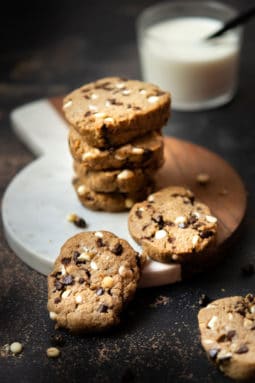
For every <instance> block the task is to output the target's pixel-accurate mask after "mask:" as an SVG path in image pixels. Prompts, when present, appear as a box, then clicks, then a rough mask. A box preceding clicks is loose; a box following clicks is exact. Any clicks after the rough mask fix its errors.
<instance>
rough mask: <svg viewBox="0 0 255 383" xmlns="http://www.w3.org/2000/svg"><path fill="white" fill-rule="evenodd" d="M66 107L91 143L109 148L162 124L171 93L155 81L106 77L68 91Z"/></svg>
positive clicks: (80, 130)
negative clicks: (163, 89) (145, 81)
mask: <svg viewBox="0 0 255 383" xmlns="http://www.w3.org/2000/svg"><path fill="white" fill-rule="evenodd" d="M63 111H64V114H65V117H66V119H67V121H68V122H69V124H71V125H72V126H73V127H74V128H75V129H76V130H77V131H78V132H79V133H80V134H81V136H82V137H84V139H85V140H86V141H87V143H88V144H89V145H90V146H94V147H98V148H110V147H113V146H119V145H123V144H125V143H128V142H129V141H131V140H133V139H134V138H136V137H140V136H142V135H145V134H146V133H148V132H150V131H153V130H159V129H160V128H162V127H163V126H164V125H165V124H166V122H167V120H168V118H169V114H170V95H169V93H166V92H163V91H162V90H160V89H159V88H158V87H157V86H155V85H152V84H147V83H144V82H141V81H136V80H126V79H121V78H119V77H107V78H103V79H100V80H98V81H95V82H92V83H90V84H87V85H84V86H82V87H81V88H79V89H77V90H75V91H73V92H72V93H70V94H69V95H67V96H66V97H65V99H64V102H63Z"/></svg>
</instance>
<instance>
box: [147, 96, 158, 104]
mask: <svg viewBox="0 0 255 383" xmlns="http://www.w3.org/2000/svg"><path fill="white" fill-rule="evenodd" d="M158 99H159V98H158V96H150V97H148V98H147V100H148V102H150V103H151V104H154V102H157V101H158Z"/></svg>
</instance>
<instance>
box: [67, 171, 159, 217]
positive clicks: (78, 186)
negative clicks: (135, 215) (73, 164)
mask: <svg viewBox="0 0 255 383" xmlns="http://www.w3.org/2000/svg"><path fill="white" fill-rule="evenodd" d="M73 185H74V188H75V191H76V193H77V196H78V198H79V200H80V202H81V203H82V204H83V205H84V206H86V207H87V208H89V209H91V210H103V211H110V212H119V211H125V210H129V209H131V207H132V206H133V205H134V204H135V203H136V202H137V201H142V200H143V199H144V197H145V196H146V195H148V194H150V193H151V191H152V190H153V188H154V184H148V185H146V186H143V188H142V189H140V190H137V191H134V192H132V193H117V192H115V193H99V192H95V191H93V190H92V189H89V188H88V187H87V186H86V185H85V184H84V183H83V182H82V179H80V178H78V177H77V178H74V180H73Z"/></svg>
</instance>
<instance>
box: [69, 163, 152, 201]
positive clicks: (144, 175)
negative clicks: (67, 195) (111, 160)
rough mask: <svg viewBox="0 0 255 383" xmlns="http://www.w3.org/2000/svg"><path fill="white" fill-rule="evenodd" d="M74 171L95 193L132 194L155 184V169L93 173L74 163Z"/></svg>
mask: <svg viewBox="0 0 255 383" xmlns="http://www.w3.org/2000/svg"><path fill="white" fill-rule="evenodd" d="M74 170H75V173H76V174H77V176H78V178H79V179H80V181H81V183H82V184H83V185H85V186H87V187H88V188H89V189H91V190H93V191H95V192H102V193H113V192H120V193H132V192H136V191H138V190H140V189H142V188H143V187H145V186H146V185H150V184H151V183H152V182H153V177H154V174H155V169H150V168H146V169H120V170H105V171H93V170H90V169H88V168H87V167H85V166H84V165H83V164H80V163H78V162H74Z"/></svg>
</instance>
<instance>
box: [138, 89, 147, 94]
mask: <svg viewBox="0 0 255 383" xmlns="http://www.w3.org/2000/svg"><path fill="white" fill-rule="evenodd" d="M139 93H140V94H146V93H147V92H146V90H145V89H140V90H139Z"/></svg>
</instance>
